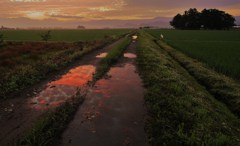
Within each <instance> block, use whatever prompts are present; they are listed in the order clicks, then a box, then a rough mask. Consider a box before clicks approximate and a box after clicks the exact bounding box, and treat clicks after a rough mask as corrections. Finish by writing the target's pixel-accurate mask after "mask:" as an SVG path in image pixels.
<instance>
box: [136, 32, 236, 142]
mask: <svg viewBox="0 0 240 146" xmlns="http://www.w3.org/2000/svg"><path fill="white" fill-rule="evenodd" d="M153 39H154V38H152V37H151V36H150V35H147V34H146V33H143V32H141V33H140V38H139V46H138V50H137V53H138V59H137V61H138V66H139V69H140V73H141V76H142V78H143V81H144V84H145V87H146V88H147V92H146V94H145V102H146V106H147V108H148V113H149V116H150V118H149V120H148V122H147V126H146V129H147V132H148V134H149V141H150V145H211V146H221V145H222V146H223V145H232V146H235V145H239V144H240V139H239V138H240V133H239V132H240V123H239V120H238V119H237V117H235V116H234V115H233V114H232V113H231V112H230V111H229V110H228V108H226V107H225V106H224V105H223V104H222V103H221V102H218V101H217V100H216V99H215V98H214V97H212V96H211V95H210V94H209V93H208V92H206V91H205V89H204V88H202V87H201V86H200V85H199V84H197V82H196V81H195V80H194V79H193V78H192V77H191V76H190V75H189V74H188V73H187V72H186V71H185V70H184V69H183V68H181V67H180V66H179V65H178V63H177V62H175V61H174V60H173V59H172V58H171V57H170V56H169V55H168V54H167V53H166V52H165V51H164V50H162V51H159V49H160V48H159V46H157V45H156V44H155V43H154V42H153Z"/></svg>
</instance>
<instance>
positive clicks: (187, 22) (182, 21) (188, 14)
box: [170, 8, 235, 29]
mask: <svg viewBox="0 0 240 146" xmlns="http://www.w3.org/2000/svg"><path fill="white" fill-rule="evenodd" d="M234 22H235V19H234V17H233V16H231V15H230V14H227V13H225V12H224V11H219V10H217V9H209V10H207V9H204V10H203V11H202V12H201V13H200V12H198V11H197V9H196V8H191V9H189V10H188V11H185V12H184V14H183V15H181V14H177V15H176V16H175V17H174V18H173V20H172V21H171V22H170V24H171V25H172V26H173V27H174V28H176V29H200V28H201V27H203V28H205V29H229V28H231V27H233V26H234V25H235V24H234Z"/></svg>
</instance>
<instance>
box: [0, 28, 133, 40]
mask: <svg viewBox="0 0 240 146" xmlns="http://www.w3.org/2000/svg"><path fill="white" fill-rule="evenodd" d="M130 31H132V30H130V29H89V30H52V31H51V39H50V41H67V42H75V41H80V40H81V41H91V40H96V39H102V38H104V37H105V36H118V35H122V34H125V33H128V32H130ZM46 32H47V30H2V31H0V34H3V35H4V40H6V41H41V40H42V39H41V37H40V34H45V33H46Z"/></svg>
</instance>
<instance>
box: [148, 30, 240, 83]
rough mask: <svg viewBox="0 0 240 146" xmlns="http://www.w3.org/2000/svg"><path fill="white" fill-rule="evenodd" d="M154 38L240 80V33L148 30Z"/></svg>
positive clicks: (235, 31) (230, 31)
mask: <svg viewBox="0 0 240 146" xmlns="http://www.w3.org/2000/svg"><path fill="white" fill-rule="evenodd" d="M148 32H149V33H150V34H152V35H153V36H154V37H157V38H160V36H161V34H163V36H164V40H165V41H166V42H167V43H168V44H169V45H171V46H172V47H174V48H175V49H178V50H180V51H182V52H183V53H185V54H187V55H188V56H190V57H192V58H195V59H198V60H199V61H202V62H204V63H205V64H207V65H209V66H210V67H211V68H213V69H214V70H216V71H218V72H221V73H223V74H226V75H229V76H231V77H233V78H235V79H240V65H239V63H240V57H239V56H240V31H237V30H229V31H217V30H215V31H210V30H200V31H199V30H163V29H162V30H160V29H159V30H148Z"/></svg>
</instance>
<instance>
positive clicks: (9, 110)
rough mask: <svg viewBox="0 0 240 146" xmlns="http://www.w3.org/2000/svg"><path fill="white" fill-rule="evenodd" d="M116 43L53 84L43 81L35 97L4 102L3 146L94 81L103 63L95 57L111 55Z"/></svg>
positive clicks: (0, 110)
mask: <svg viewBox="0 0 240 146" xmlns="http://www.w3.org/2000/svg"><path fill="white" fill-rule="evenodd" d="M116 43H117V42H115V43H113V44H112V45H109V46H107V47H105V48H103V49H99V50H96V51H94V52H92V53H89V54H87V55H85V56H83V57H82V58H81V60H80V61H79V62H77V63H76V64H74V66H71V67H69V68H68V69H66V70H65V71H61V72H60V73H59V75H58V77H57V78H56V79H54V78H52V81H49V80H48V81H43V82H42V83H40V84H39V85H37V86H36V87H35V90H34V91H33V92H32V93H24V94H23V95H19V97H16V98H13V99H9V100H6V101H3V102H1V103H0V125H1V126H0V131H1V132H0V145H3V146H4V145H7V144H8V143H9V142H12V141H13V140H14V139H16V138H17V137H19V136H20V135H21V134H22V133H23V132H24V131H25V130H26V129H29V128H31V127H32V124H33V123H34V121H35V120H37V119H38V118H39V117H41V115H42V114H43V113H44V112H45V111H47V110H51V109H54V107H56V106H59V105H60V104H61V103H63V102H65V101H66V100H67V99H69V98H70V97H72V96H74V95H75V93H76V91H77V89H78V88H79V87H82V86H84V85H85V84H86V83H87V82H88V81H89V80H91V79H92V73H94V71H95V68H96V66H97V64H98V62H99V61H100V58H99V57H96V56H98V55H99V54H101V53H105V52H108V51H109V50H110V49H111V48H112V46H114V45H115V44H116ZM100 57H101V56H100ZM32 95H33V96H32ZM28 97H29V98H28Z"/></svg>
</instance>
